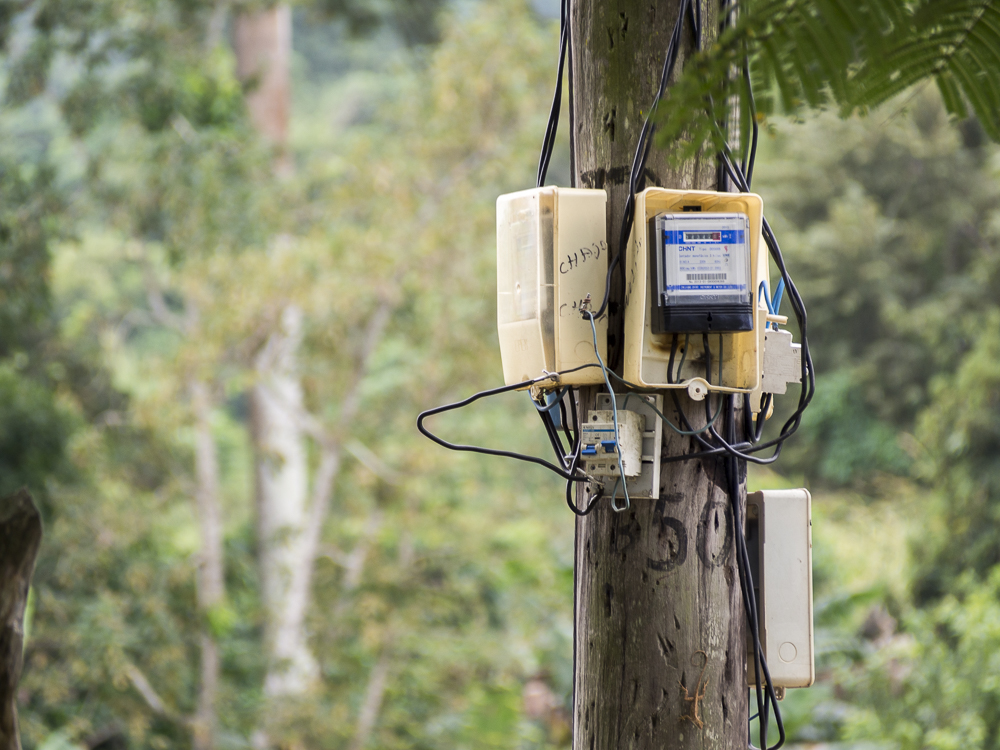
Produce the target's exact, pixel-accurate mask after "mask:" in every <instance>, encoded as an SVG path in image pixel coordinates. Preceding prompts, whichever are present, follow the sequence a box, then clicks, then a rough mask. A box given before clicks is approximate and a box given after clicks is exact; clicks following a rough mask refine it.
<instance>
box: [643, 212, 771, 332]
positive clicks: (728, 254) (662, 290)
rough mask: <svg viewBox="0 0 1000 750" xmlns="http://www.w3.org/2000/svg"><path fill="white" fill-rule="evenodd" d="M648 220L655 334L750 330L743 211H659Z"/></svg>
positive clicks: (746, 228)
mask: <svg viewBox="0 0 1000 750" xmlns="http://www.w3.org/2000/svg"><path fill="white" fill-rule="evenodd" d="M649 224H650V226H649V238H650V242H649V251H650V255H651V258H650V268H651V269H652V270H653V273H651V274H650V281H651V282H652V284H653V288H652V303H653V305H654V311H653V316H652V321H651V322H652V328H653V333H730V332H734V331H752V330H753V303H752V295H751V292H750V242H749V239H750V238H749V235H750V220H749V218H748V217H747V215H746V214H743V213H661V214H657V215H656V216H654V217H653V218H652V219H650V220H649Z"/></svg>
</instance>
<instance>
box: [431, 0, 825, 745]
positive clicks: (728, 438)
mask: <svg viewBox="0 0 1000 750" xmlns="http://www.w3.org/2000/svg"><path fill="white" fill-rule="evenodd" d="M734 5H735V3H728V2H727V4H726V7H724V9H723V19H724V21H728V20H729V19H730V17H731V15H732V13H733V12H734ZM688 20H690V23H691V26H692V31H693V35H694V38H695V40H700V39H701V18H700V13H699V6H698V4H697V3H695V2H693V0H682V1H681V7H680V12H679V14H678V17H677V21H676V23H675V25H674V29H673V33H672V34H671V37H670V42H669V44H668V47H667V50H666V56H665V59H664V63H663V70H662V73H661V75H660V82H659V87H658V89H657V91H656V96H655V97H654V99H653V104H652V106H651V107H650V109H649V114H648V115H647V117H646V120H645V122H644V123H643V126H642V130H641V131H640V134H639V139H638V143H637V144H636V149H635V155H634V157H633V161H632V168H631V170H630V172H629V182H628V186H629V193H628V198H627V202H626V206H625V213H624V216H623V219H622V224H621V227H620V232H619V242H618V247H617V252H616V253H615V254H614V256H613V257H612V259H611V261H610V262H609V264H608V270H607V276H606V280H605V290H604V297H603V299H602V301H601V304H600V306H599V307H598V309H597V310H596V311H592V310H590V308H589V304H584V305H581V312H582V314H583V316H584V317H585V318H587V319H589V321H590V323H591V328H592V331H593V337H594V341H593V343H594V351H595V353H596V354H597V360H598V361H597V363H594V364H590V365H584V366H583V367H577V368H574V370H568V371H566V372H562V373H558V372H557V373H545V374H544V375H543V376H541V377H538V378H535V379H534V380H531V381H528V382H525V383H516V384H513V385H508V386H504V387H501V388H494V389H491V390H487V391H481V392H480V393H477V394H474V395H473V396H470V397H469V398H467V399H464V400H462V401H458V402H455V403H452V404H446V405H444V406H439V407H436V408H434V409H428V410H427V411H424V412H422V413H421V414H420V415H419V417H418V418H417V428H418V429H419V430H420V432H421V433H422V434H423V435H425V436H426V437H428V438H430V439H431V440H433V441H434V442H436V443H438V444H439V445H441V446H443V447H445V448H449V449H451V450H457V451H470V452H475V453H481V454H485V455H490V456H503V457H507V458H513V459H516V460H520V461H526V462H530V463H534V464H537V465H540V466H544V467H545V468H547V469H549V470H550V471H553V472H554V473H556V474H558V475H559V476H560V477H562V478H563V479H565V480H566V504H567V505H568V506H569V508H570V509H571V510H572V511H573V512H574V513H575V514H577V515H581V516H585V515H587V514H589V513H590V512H592V511H593V510H594V508H595V507H596V506H597V504H598V501H599V500H600V499H601V498H602V497H605V496H609V497H610V498H611V507H612V508H613V509H614V510H616V511H621V510H624V509H625V508H627V507H628V506H629V497H628V491H627V487H626V486H625V483H624V482H622V481H621V479H620V478H619V481H617V482H615V484H614V485H613V486H612V487H611V488H610V490H609V488H607V487H605V486H604V484H603V483H602V481H600V480H598V479H596V478H594V477H591V476H588V475H587V474H586V473H585V472H584V471H583V470H582V468H581V451H582V448H583V445H582V439H581V438H582V431H581V429H580V423H579V414H578V403H577V398H576V392H575V390H574V389H573V388H572V387H570V386H565V387H559V376H561V375H565V374H568V373H569V372H574V371H577V370H580V369H583V368H585V367H599V368H600V369H601V373H602V376H603V379H604V382H605V387H606V388H607V391H608V393H609V395H610V398H611V405H612V414H613V421H614V426H615V437H616V445H617V444H619V443H618V404H617V400H616V397H615V393H616V392H615V390H614V388H612V385H611V380H612V379H613V380H616V381H617V382H618V383H619V385H620V386H621V387H622V388H621V389H620V390H619V392H621V390H625V391H627V392H629V395H627V396H626V397H625V401H624V404H623V406H622V408H625V406H626V405H627V403H628V399H629V398H630V397H631V394H632V393H653V392H660V391H657V390H655V389H648V388H642V387H640V386H638V385H636V384H634V383H630V382H628V381H626V380H624V379H623V378H622V377H620V376H619V375H617V374H616V373H615V372H614V370H613V369H612V367H613V363H614V361H615V359H616V357H615V356H614V355H613V354H610V355H609V359H610V360H611V362H612V366H608V364H606V363H605V362H604V361H603V360H602V359H601V356H600V348H599V346H598V340H597V329H596V326H595V325H594V321H595V320H597V319H599V318H601V317H602V316H603V315H605V314H606V313H607V311H608V307H609V302H610V297H611V290H612V288H613V284H614V280H615V273H616V271H618V275H619V276H620V285H621V287H622V288H623V289H624V285H625V274H624V273H622V272H621V270H620V269H621V268H622V266H623V257H622V256H623V254H624V252H625V248H626V246H627V242H628V239H629V236H630V234H631V231H632V227H633V222H634V214H635V195H636V193H638V192H640V191H641V190H642V189H643V187H644V185H643V183H644V176H643V175H644V172H645V167H646V161H647V159H648V156H649V153H650V149H651V147H652V143H653V136H654V134H655V130H656V126H655V116H656V113H657V110H658V108H659V106H660V102H661V100H662V98H663V95H664V93H665V92H666V89H667V85H668V83H669V81H670V78H671V76H672V75H673V70H674V66H675V63H676V61H677V56H678V52H679V50H680V46H681V40H682V35H683V31H684V25H685V22H686V21H688ZM569 43H570V28H569V0H561V1H560V35H559V62H558V74H557V75H558V78H557V83H556V87H555V93H554V96H553V99H552V105H551V108H550V111H549V119H548V123H547V125H546V129H545V137H544V139H543V143H542V151H541V155H540V157H539V162H538V173H537V179H536V183H537V186H538V187H542V186H543V185H544V182H545V177H546V174H547V171H548V167H549V162H550V160H551V157H552V151H553V147H554V145H555V137H556V131H557V127H558V121H559V113H560V105H561V100H562V79H563V72H564V68H565V60H566V52H567V48H568V47H569ZM742 76H743V79H744V83H745V91H746V95H747V104H748V108H749V114H750V124H751V133H750V136H751V137H750V139H749V143H747V144H746V146H745V150H744V152H743V154H742V158H741V159H740V163H739V164H736V163H735V162H734V159H733V155H732V153H731V151H730V149H729V148H728V147H726V148H724V149H723V151H722V152H721V153H720V154H719V163H720V175H723V176H725V177H726V178H728V180H729V181H731V183H732V184H733V185H734V186H735V187H736V188H737V189H738V190H739V191H741V192H750V185H751V182H752V180H753V171H754V165H755V159H756V152H757V141H758V135H759V133H758V125H757V118H756V110H755V103H754V98H753V91H752V87H751V80H750V70H749V63H748V61H747V60H746V59H744V65H743V70H742ZM569 81H570V89H571V90H570V98H572V85H573V70H572V60H571V61H570V66H569ZM571 122H572V112H571ZM571 130H572V128H571ZM572 137H573V135H572V132H571V134H570V138H571V140H572ZM571 150H572V146H571ZM721 181H722V180H721V179H720V182H721ZM763 236H764V241H765V244H766V245H767V248H768V251H769V254H770V257H771V259H772V260H773V261H774V263H775V266H776V267H777V269H778V272H779V273H780V276H781V281H780V282H779V285H778V288H777V289H776V291H775V294H774V296H773V298H768V297H767V295H766V290H765V289H764V287H763V286H762V288H761V290H758V295H759V294H761V291H763V293H764V296H765V301H766V304H767V306H768V311H769V312H771V313H774V314H777V312H778V306H779V305H780V303H781V299H782V296H783V294H782V293H783V291H784V292H786V293H787V296H788V299H789V301H790V304H791V306H792V310H793V312H794V314H795V318H796V321H797V324H798V328H799V335H800V338H801V345H802V358H801V362H802V364H801V368H802V369H801V383H802V388H801V391H800V394H799V400H798V404H797V406H796V409H795V411H794V412H793V413H792V415H791V416H790V417H789V418H788V419H787V420H786V421H785V422H784V424H783V425H782V427H781V429H780V431H779V433H778V435H777V436H775V437H773V438H770V439H767V440H764V439H763V438H762V434H763V427H764V419H765V415H766V414H767V413H768V411H769V409H770V407H771V402H772V396H771V394H765V395H764V397H763V399H762V401H761V403H760V404H759V412H758V414H759V416H758V419H757V420H756V424H754V423H753V420H752V417H751V415H752V408H751V406H752V405H751V403H750V396H749V394H744V396H743V405H742V406H743V423H742V425H741V426H742V428H743V429H742V432H743V438H742V439H739V437H738V434H737V424H736V413H737V409H736V400H735V397H734V396H733V395H726V396H721V395H719V396H716V398H717V404H716V408H715V413H714V415H713V414H712V409H711V406H710V399H709V398H706V399H705V424H704V425H702V426H700V427H694V426H692V420H691V419H689V417H688V415H687V414H686V413H685V411H684V408H683V404H682V402H681V400H680V398H679V397H678V395H677V390H676V389H671V390H670V396H671V398H672V400H673V406H674V408H675V410H676V412H677V415H678V417H679V422H680V423H679V424H677V425H675V424H674V423H673V421H672V420H670V419H668V418H667V417H666V415H665V414H664V413H663V412H662V411H660V410H659V409H657V408H656V407H655V406H653V409H654V411H655V412H656V414H657V416H658V417H659V418H660V420H661V421H662V422H663V424H665V425H666V426H667V427H669V428H670V429H671V430H673V431H674V432H676V433H678V434H679V435H683V436H686V437H689V438H691V439H692V440H694V441H695V442H696V443H697V444H698V446H699V447H700V450H697V451H695V452H691V453H684V454H682V455H675V456H670V457H667V458H664V459H663V461H665V462H672V461H691V460H695V459H708V458H713V457H718V458H720V459H721V460H723V461H724V465H725V469H726V476H727V483H728V486H727V490H728V494H729V499H730V505H731V510H732V514H733V525H734V527H735V530H736V533H735V534H734V536H735V544H736V559H737V568H738V571H739V581H740V589H741V593H742V598H743V606H744V611H745V613H746V617H747V622H748V627H749V629H750V635H751V638H752V640H753V645H754V648H753V656H754V665H753V669H754V678H755V679H754V685H755V686H756V687H755V691H756V699H757V713H756V715H755V716H754V717H751V722H752V721H753V719H754V718H756V720H757V722H758V737H759V743H760V744H759V746H758V747H757V748H755V746H754V745H753V743H752V741H750V739H749V737H748V747H749V748H750V749H751V750H758V748H759V749H760V750H778V748H780V747H781V746H782V745H783V744H784V741H785V730H784V725H783V723H782V720H781V712H780V710H779V708H778V704H777V698H776V693H775V689H774V685H773V684H772V681H771V677H770V671H769V669H768V667H767V660H766V658H765V656H764V653H763V649H762V647H761V643H760V632H759V622H760V621H759V613H758V609H757V602H756V599H755V596H754V587H753V581H752V579H751V567H750V558H749V553H748V551H747V546H746V539H745V536H744V519H743V516H742V506H741V503H740V498H741V493H740V476H741V474H742V473H743V470H744V464H745V463H746V462H752V463H757V464H770V463H773V462H774V461H776V460H777V459H778V457H779V455H780V453H781V448H782V445H783V444H784V442H785V441H786V440H788V438H790V437H791V436H792V435H793V434H794V433H795V432H796V430H798V428H799V425H800V424H801V421H802V415H803V413H804V411H805V409H806V407H808V405H809V402H810V401H811V400H812V397H813V394H814V393H815V375H814V372H813V364H812V357H811V354H810V351H809V339H808V330H807V318H806V310H805V304H804V303H803V301H802V297H801V295H800V294H799V291H798V289H797V288H796V286H795V283H794V282H793V280H792V278H791V276H790V275H789V274H788V270H787V268H786V266H785V261H784V258H783V256H782V253H781V248H780V246H779V245H778V241H777V239H776V238H775V236H774V232H773V230H772V229H771V226H770V224H769V223H768V222H767V220H766V219H764V221H763ZM722 341H723V338H722V336H720V338H719V342H720V343H719V357H718V358H719V381H718V382H719V383H720V384H721V382H722V369H721V368H722V357H723V352H722ZM677 347H678V339H677V337H676V336H675V337H674V340H673V342H672V346H671V353H670V361H669V376H668V380H669V382H671V383H675V382H677V383H678V384H679V383H680V382H681V378H680V372H681V370H682V369H683V367H684V359H685V358H686V357H687V354H688V349H689V347H688V341H687V337H685V343H684V349H683V353H682V357H681V363H680V365H678V367H677V375H676V376H675V375H674V358H675V354H676V350H677ZM703 350H704V359H705V378H706V380H707V381H709V383H711V379H712V360H711V349H710V347H709V342H708V336H707V335H705V334H703ZM535 386H538V392H537V394H536V395H537V398H538V400H537V401H536V400H535V399H534V398H533V399H532V403H533V404H534V406H535V409H536V410H537V412H538V414H539V417H540V418H541V420H542V424H543V426H544V428H545V431H546V434H547V435H548V438H549V442H550V444H551V446H552V449H553V451H554V453H555V455H556V459H557V462H556V463H551V462H549V461H546V460H544V459H541V458H538V457H537V456H531V455H528V454H523V453H518V452H515V451H504V450H496V449H491V448H483V447H478V446H471V445H459V444H455V443H450V442H448V441H446V440H444V439H442V438H440V437H438V436H437V435H434V434H433V433H431V432H430V431H429V430H428V429H427V428H426V426H425V425H424V421H425V420H426V419H427V418H428V417H430V416H433V415H435V414H441V413H443V412H447V411H452V410H455V409H460V408H463V407H465V406H468V405H469V404H471V403H473V402H475V401H478V400H479V399H482V398H486V397H489V396H494V395H498V394H501V393H507V392H510V391H515V390H523V389H525V388H527V387H535ZM545 391H548V395H547V396H546V395H544V392H545ZM723 409H725V420H724V428H723V429H724V432H725V436H723V435H722V434H721V433H720V430H719V428H718V427H717V425H718V424H719V417H720V414H721V413H722V412H723ZM772 448H773V451H772V452H771V454H770V455H768V456H758V455H756V454H758V453H760V452H762V451H765V450H768V449H772ZM618 460H619V477H622V476H624V472H623V471H621V469H622V465H621V455H620V452H619V456H618ZM741 462H742V463H741ZM584 483H588V484H589V485H590V486H591V488H592V489H593V491H592V492H591V494H590V495H589V497H587V498H586V500H585V502H583V503H582V504H581V505H577V504H576V503H575V502H574V500H573V494H574V486H575V485H577V484H584ZM619 486H621V488H622V493H623V495H624V499H625V502H624V504H623V505H621V506H619V505H617V504H616V501H615V498H616V496H617V493H618V488H619ZM772 711H773V716H774V718H775V721H776V724H777V727H778V732H779V738H778V741H777V742H776V743H775V744H774V745H771V746H768V744H767V734H768V724H769V721H770V717H771V715H772ZM748 732H749V728H748Z"/></svg>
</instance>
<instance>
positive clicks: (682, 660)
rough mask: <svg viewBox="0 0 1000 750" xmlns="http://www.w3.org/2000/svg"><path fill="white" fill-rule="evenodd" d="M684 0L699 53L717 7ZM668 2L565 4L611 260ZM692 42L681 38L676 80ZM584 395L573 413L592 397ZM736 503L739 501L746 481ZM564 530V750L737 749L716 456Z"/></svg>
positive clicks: (616, 319)
mask: <svg viewBox="0 0 1000 750" xmlns="http://www.w3.org/2000/svg"><path fill="white" fill-rule="evenodd" d="M699 2H701V5H702V7H701V13H702V18H703V30H704V31H703V34H704V37H705V38H704V39H703V44H706V43H710V41H711V39H712V38H714V35H715V29H716V27H717V22H718V13H717V6H716V4H715V3H714V2H711V1H710V0H709V1H706V0H699ZM678 5H679V3H678V2H677V0H669V1H668V2H653V1H647V2H635V1H633V0H619V1H617V2H609V1H608V0H573V2H572V7H571V24H572V44H571V49H572V55H573V79H574V93H573V122H574V140H575V153H574V160H575V168H576V178H577V184H578V185H579V186H580V187H593V188H604V189H605V190H607V191H608V197H609V201H608V242H609V244H610V245H611V247H612V248H613V250H614V251H616V252H617V251H618V250H619V248H618V233H619V228H620V226H621V220H622V214H623V209H624V205H625V200H626V197H627V191H628V184H627V183H628V175H629V171H630V168H631V164H632V158H633V155H634V151H635V147H636V142H637V139H638V135H639V131H640V129H641V128H642V123H643V119H644V117H645V114H646V112H647V111H648V108H649V106H650V104H651V103H652V100H653V96H654V95H655V91H656V87H657V85H658V83H659V76H660V71H661V70H662V66H663V58H664V55H665V52H666V48H667V44H668V40H669V37H670V34H671V32H672V29H673V24H674V21H675V19H676V17H677V12H678ZM691 43H692V38H691V34H690V32H689V31H688V32H687V33H686V34H685V45H684V48H683V49H682V50H681V54H680V55H679V57H678V62H677V68H676V71H675V75H676V72H679V71H680V69H681V67H682V65H683V62H684V57H685V53H686V52H687V51H688V50H689V49H690V47H691ZM645 174H646V177H647V185H658V186H663V187H675V188H696V189H712V190H714V189H716V179H717V169H716V163H715V160H714V158H710V157H709V158H703V159H696V160H693V161H691V162H688V163H686V164H684V165H682V166H680V167H678V168H672V167H671V166H670V165H668V163H667V159H666V155H665V154H664V153H662V152H661V151H659V150H658V149H654V150H653V151H652V152H651V153H650V157H649V161H648V163H647V168H646V173H645ZM612 300H613V301H614V302H617V301H618V300H617V295H615V296H613V297H612ZM620 331H621V311H620V309H618V308H617V306H616V307H613V308H612V310H611V327H610V329H609V334H611V335H613V336H616V340H609V345H611V346H616V345H619V344H620V338H618V337H620V336H621V333H620ZM615 332H617V334H616V333H615ZM583 396H584V398H583V403H582V409H583V410H584V412H585V410H586V409H588V408H593V404H594V398H595V393H594V392H593V389H590V391H589V392H586V393H584V394H583ZM666 401H667V405H668V406H669V407H670V408H667V409H665V410H664V411H665V413H666V414H667V416H670V417H672V418H673V419H674V421H675V423H677V421H678V419H677V415H676V414H675V413H674V410H673V408H672V403H671V401H670V399H667V400H666ZM681 403H682V405H683V408H684V409H685V411H686V412H687V414H688V415H689V416H690V417H691V418H692V420H697V421H696V422H695V423H696V424H701V423H702V421H701V420H703V419H704V417H703V416H702V415H703V408H704V405H703V403H695V402H692V401H690V400H689V399H688V398H687V397H686V396H683V397H681ZM713 407H714V400H713ZM719 427H720V429H721V428H722V418H720V420H719ZM663 446H664V447H663V455H664V456H672V455H677V454H680V453H685V452H692V451H694V450H695V448H694V446H693V442H692V441H691V439H690V438H685V437H681V436H678V435H676V434H675V433H674V432H673V431H671V430H669V429H665V431H664V439H663ZM741 484H742V483H741ZM741 495H742V496H743V497H742V498H741V501H742V502H744V503H745V485H743V491H742V492H741ZM576 530H577V545H576V577H577V580H576V592H575V593H576V614H575V619H576V622H575V626H576V648H575V651H576V654H575V657H574V658H575V677H574V716H573V730H574V731H573V736H574V741H573V747H574V750H612V749H614V750H618V749H619V748H634V749H635V750H642V749H646V748H650V749H651V748H656V749H657V750H660V749H663V748H668V749H669V750H687V749H688V748H701V749H705V748H712V749H713V750H714V749H720V750H721V749H723V748H724V749H725V750H732V749H733V748H739V747H744V746H745V745H746V736H747V716H748V714H747V708H748V704H747V689H746V677H745V671H744V669H745V646H744V642H745V641H744V638H745V636H744V632H745V622H744V618H743V605H742V602H741V599H740V587H739V579H738V577H737V575H738V574H737V570H736V560H735V549H734V540H733V532H734V529H733V525H732V515H731V513H730V511H729V501H728V495H727V492H726V473H725V468H724V465H723V463H722V461H721V460H720V459H707V460H695V461H690V462H682V463H664V464H663V466H662V472H661V491H660V500H656V501H649V500H636V501H633V503H632V508H631V509H630V510H629V511H627V512H624V513H614V512H612V511H611V509H610V507H609V506H608V504H607V503H606V502H602V504H601V505H600V506H599V507H598V508H597V509H596V510H595V511H594V512H593V513H592V514H591V515H590V516H588V517H587V518H584V519H578V521H577V529H576Z"/></svg>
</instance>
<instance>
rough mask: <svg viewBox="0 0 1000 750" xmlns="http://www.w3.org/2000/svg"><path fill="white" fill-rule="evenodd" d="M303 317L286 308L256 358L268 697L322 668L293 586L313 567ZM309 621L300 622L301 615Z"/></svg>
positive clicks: (300, 687)
mask: <svg viewBox="0 0 1000 750" xmlns="http://www.w3.org/2000/svg"><path fill="white" fill-rule="evenodd" d="M301 337H302V312H301V311H300V310H299V308H297V307H295V306H289V307H287V308H285V311H284V313H283V314H282V318H281V328H280V329H279V330H277V331H275V332H274V333H273V334H271V338H270V339H269V340H268V342H267V344H266V345H265V347H264V348H263V349H262V350H261V352H260V354H258V356H257V362H256V364H257V375H258V378H259V383H258V384H257V385H256V386H255V387H254V388H253V390H252V391H251V394H250V397H251V416H252V435H253V442H254V448H255V451H256V457H255V461H256V467H255V468H256V493H257V536H258V541H259V553H258V554H259V564H260V573H261V587H262V590H263V595H264V606H265V608H266V611H267V651H268V671H267V677H266V680H265V684H264V690H265V693H266V694H267V695H269V696H279V695H289V694H295V693H301V692H303V691H304V690H305V689H306V688H307V687H308V686H309V683H310V682H311V681H312V679H313V678H314V677H315V675H316V672H317V668H316V662H315V660H314V659H313V656H312V653H311V652H310V650H309V644H308V641H307V638H306V631H305V617H304V612H305V608H304V607H298V606H294V603H293V602H292V594H293V588H294V587H293V586H292V582H293V580H294V579H295V578H297V577H299V576H300V575H301V573H300V571H301V569H302V567H303V566H304V565H308V564H310V563H311V561H308V560H307V559H306V557H307V554H306V550H305V545H304V544H303V541H304V540H303V536H304V533H305V528H306V517H307V515H306V514H307V510H306V498H307V493H308V478H309V477H308V462H307V455H306V445H305V436H304V435H303V433H302V429H301V427H300V426H299V415H301V414H303V413H304V407H303V401H302V386H301V384H300V382H299V372H298V361H297V358H296V352H297V351H298V348H299V345H300V342H301ZM300 610H301V612H302V613H303V616H298V615H299V612H300Z"/></svg>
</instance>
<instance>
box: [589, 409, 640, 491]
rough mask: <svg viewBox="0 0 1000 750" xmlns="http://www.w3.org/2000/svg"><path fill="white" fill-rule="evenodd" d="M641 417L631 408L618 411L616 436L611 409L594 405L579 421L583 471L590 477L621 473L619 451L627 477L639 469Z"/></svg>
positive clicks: (638, 472) (613, 475)
mask: <svg viewBox="0 0 1000 750" xmlns="http://www.w3.org/2000/svg"><path fill="white" fill-rule="evenodd" d="M644 421H645V420H644V419H643V417H642V416H641V415H640V414H638V413H637V412H634V411H625V410H622V411H619V412H618V439H617V440H616V439H615V423H614V412H613V411H612V410H610V409H607V410H604V409H597V410H593V411H591V412H590V413H589V414H588V415H587V421H586V422H584V423H583V424H582V425H580V433H581V436H580V444H581V450H580V459H581V460H582V462H583V469H584V471H585V472H586V473H587V474H589V475H590V476H593V477H620V476H621V471H620V470H619V467H618V455H619V453H620V454H621V459H622V467H621V468H622V469H623V470H624V472H625V476H626V478H628V477H637V476H639V475H640V474H641V473H642V433H643V423H644Z"/></svg>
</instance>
